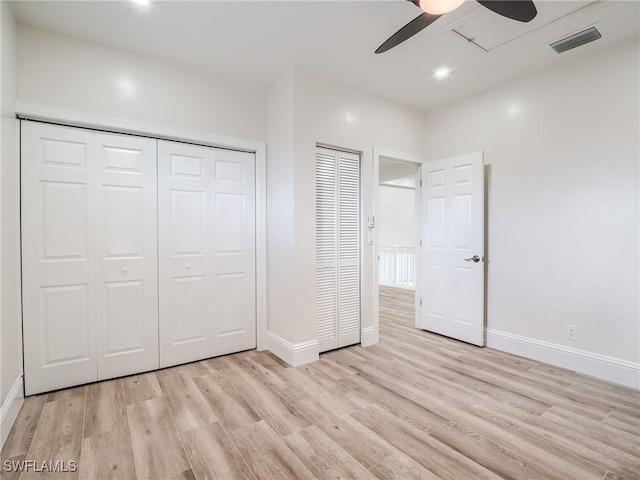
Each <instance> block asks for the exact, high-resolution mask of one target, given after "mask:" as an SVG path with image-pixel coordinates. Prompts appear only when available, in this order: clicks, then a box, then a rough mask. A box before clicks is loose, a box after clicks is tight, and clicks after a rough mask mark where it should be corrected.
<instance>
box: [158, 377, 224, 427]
mask: <svg viewBox="0 0 640 480" xmlns="http://www.w3.org/2000/svg"><path fill="white" fill-rule="evenodd" d="M158 382H159V383H160V388H162V392H163V394H164V397H165V399H166V400H167V405H168V407H169V411H170V412H171V416H172V417H173V421H174V422H175V424H176V428H177V429H178V431H179V432H186V431H187V430H191V429H193V428H198V427H201V426H203V425H208V424H209V423H213V422H217V421H218V418H217V417H216V415H215V414H214V413H213V411H212V410H211V407H209V403H208V402H207V401H206V400H205V398H204V396H203V395H202V392H201V391H200V389H199V388H198V387H197V386H196V384H195V382H194V381H193V379H192V378H191V376H190V375H189V374H188V373H187V372H186V371H181V372H179V373H176V374H174V375H165V376H162V377H160V378H159V379H158Z"/></svg>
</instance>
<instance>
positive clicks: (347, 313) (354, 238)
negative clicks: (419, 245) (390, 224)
mask: <svg viewBox="0 0 640 480" xmlns="http://www.w3.org/2000/svg"><path fill="white" fill-rule="evenodd" d="M359 224H360V157H359V156H358V155H356V154H353V153H346V152H339V151H336V150H330V149H326V148H318V149H317V153H316V321H317V331H316V334H317V339H318V342H319V347H320V351H321V352H324V351H327V350H331V349H334V348H339V347H344V346H347V345H353V344H355V343H358V342H359V341H360V226H359Z"/></svg>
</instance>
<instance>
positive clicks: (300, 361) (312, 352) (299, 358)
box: [266, 332, 320, 367]
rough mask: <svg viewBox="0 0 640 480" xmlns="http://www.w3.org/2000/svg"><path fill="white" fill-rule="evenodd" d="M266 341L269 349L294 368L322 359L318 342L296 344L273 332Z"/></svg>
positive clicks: (268, 333) (268, 334) (267, 336)
mask: <svg viewBox="0 0 640 480" xmlns="http://www.w3.org/2000/svg"><path fill="white" fill-rule="evenodd" d="M266 339H267V349H268V350H269V351H270V352H271V353H273V354H274V355H276V356H277V357H279V358H281V359H282V360H284V361H285V362H287V363H288V364H289V365H291V366H292V367H298V366H300V365H304V364H306V363H311V362H315V361H316V360H319V359H320V354H319V353H318V351H319V346H318V341H317V340H310V341H308V342H303V343H297V344H295V343H291V342H289V341H288V340H285V339H284V338H282V337H280V336H279V335H276V334H275V333H273V332H267V335H266Z"/></svg>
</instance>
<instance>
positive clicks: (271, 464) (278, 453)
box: [229, 421, 315, 480]
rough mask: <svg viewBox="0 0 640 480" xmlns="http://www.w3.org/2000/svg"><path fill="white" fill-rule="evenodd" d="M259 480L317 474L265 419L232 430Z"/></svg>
mask: <svg viewBox="0 0 640 480" xmlns="http://www.w3.org/2000/svg"><path fill="white" fill-rule="evenodd" d="M229 437H230V438H231V439H232V441H233V443H234V444H235V445H236V446H237V447H238V450H239V451H240V454H241V455H242V457H243V458H244V459H245V460H246V462H247V463H248V464H249V468H251V471H252V472H253V474H254V475H255V477H256V479H258V480H263V479H264V480H274V479H278V480H287V479H291V480H305V479H313V478H315V477H314V475H313V473H311V471H309V469H308V468H307V467H306V466H305V465H304V464H303V463H302V461H301V460H300V459H299V458H298V457H296V456H295V455H294V454H293V452H292V451H291V450H289V448H288V447H287V446H286V445H285V443H284V442H283V441H282V439H281V438H280V437H279V436H278V435H277V434H276V433H275V432H274V431H273V429H272V428H271V427H270V426H269V425H268V424H267V423H266V422H264V421H260V422H258V423H254V424H251V425H247V426H246V427H242V428H239V429H237V430H234V431H233V432H230V433H229Z"/></svg>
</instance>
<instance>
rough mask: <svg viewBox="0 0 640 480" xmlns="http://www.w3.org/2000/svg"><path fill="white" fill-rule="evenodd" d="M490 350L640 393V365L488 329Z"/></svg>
mask: <svg viewBox="0 0 640 480" xmlns="http://www.w3.org/2000/svg"><path fill="white" fill-rule="evenodd" d="M485 331H486V334H487V343H486V345H487V347H490V348H495V349H496V350H501V351H503V352H508V353H513V354H515V355H520V356H522V357H526V358H531V359H532V360H538V361H541V362H545V363H549V364H551V365H556V366H558V367H562V368H566V369H569V370H574V371H576V372H580V373H584V374H586V375H591V376H593V377H597V378H601V379H603V380H607V381H609V382H613V383H618V384H620V385H625V386H627V387H631V388H636V389H640V364H638V363H633V362H629V361H626V360H620V359H619V358H614V357H608V356H605V355H600V354H597V353H591V352H587V351H585V350H578V349H577V348H571V347H565V346H564V345H558V344H556V343H549V342H543V341H541V340H536V339H533V338H528V337H522V336H520V335H514V334H512V333H508V332H502V331H500V330H494V329H492V328H487V329H485Z"/></svg>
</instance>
